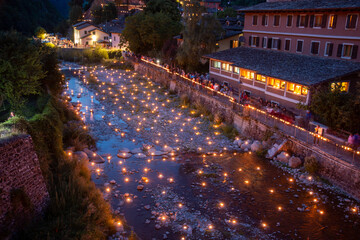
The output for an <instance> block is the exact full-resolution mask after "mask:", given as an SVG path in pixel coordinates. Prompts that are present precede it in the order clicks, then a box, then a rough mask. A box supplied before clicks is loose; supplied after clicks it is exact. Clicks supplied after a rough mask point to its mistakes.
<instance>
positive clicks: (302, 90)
mask: <svg viewBox="0 0 360 240" xmlns="http://www.w3.org/2000/svg"><path fill="white" fill-rule="evenodd" d="M287 86H288V87H287V91H288V92H292V93H295V94H298V95H307V94H308V88H307V87H305V86H301V85H298V84H295V83H288V84H287Z"/></svg>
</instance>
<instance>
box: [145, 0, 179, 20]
mask: <svg viewBox="0 0 360 240" xmlns="http://www.w3.org/2000/svg"><path fill="white" fill-rule="evenodd" d="M144 12H145V14H149V13H153V14H155V13H158V12H161V13H164V14H166V15H168V16H169V17H171V19H172V20H173V21H175V22H179V21H180V20H181V15H180V11H179V9H178V7H177V3H176V2H175V1H172V0H150V1H149V2H148V3H147V4H146V8H145V9H144Z"/></svg>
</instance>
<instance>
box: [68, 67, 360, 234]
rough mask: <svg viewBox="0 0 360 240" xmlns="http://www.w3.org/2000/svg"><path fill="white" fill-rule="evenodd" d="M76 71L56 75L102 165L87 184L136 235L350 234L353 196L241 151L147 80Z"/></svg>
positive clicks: (355, 223) (95, 165) (355, 215)
mask: <svg viewBox="0 0 360 240" xmlns="http://www.w3.org/2000/svg"><path fill="white" fill-rule="evenodd" d="M78 67H79V66H76V65H67V64H63V70H62V71H63V73H64V74H65V76H66V78H67V79H69V81H68V89H67V90H66V92H67V93H68V94H70V95H71V97H72V102H74V103H76V102H79V103H81V110H80V114H81V116H82V117H83V120H84V122H85V123H86V124H87V126H88V127H89V129H90V132H91V134H92V135H93V136H94V138H95V139H96V142H97V154H99V155H100V156H102V158H103V159H104V162H103V161H102V160H101V158H96V159H93V161H91V162H90V163H89V168H90V169H91V171H92V179H93V181H94V182H95V184H96V185H97V186H98V188H99V189H100V190H102V191H103V192H104V197H105V198H106V199H107V200H108V201H109V202H110V203H111V206H112V208H113V210H114V213H115V214H116V215H123V216H124V217H125V219H126V221H127V223H128V224H129V225H130V226H132V227H133V228H134V231H135V233H136V234H137V235H138V236H139V237H140V238H141V239H249V238H253V239H307V238H308V237H310V239H357V238H358V236H359V234H360V228H359V224H360V213H359V203H358V202H356V201H355V200H353V199H351V198H349V197H347V196H346V195H344V194H342V193H341V192H340V191H338V190H336V189H335V188H333V187H330V186H328V185H327V184H326V183H325V182H321V181H317V180H315V177H313V176H309V175H307V174H306V173H304V172H301V171H300V170H289V169H286V171H284V170H282V169H281V168H283V166H276V164H275V163H272V162H270V161H269V160H267V159H263V158H260V157H258V156H256V154H255V153H252V152H249V151H247V152H243V151H241V149H240V148H238V147H237V146H236V145H235V144H233V141H232V140H229V139H228V138H227V137H226V136H224V135H223V134H222V132H221V131H220V130H219V126H218V125H215V124H214V123H213V122H211V121H210V120H209V118H208V117H207V116H204V115H198V114H196V112H195V111H194V110H193V109H191V108H189V106H187V105H186V104H184V103H183V102H182V101H181V99H180V98H179V97H178V96H176V95H173V94H172V93H171V92H169V91H168V90H167V89H164V88H162V87H161V86H159V85H157V84H155V83H154V82H152V81H151V79H147V78H146V77H144V76H139V75H138V74H137V73H136V72H132V71H122V70H109V69H104V68H102V67H100V66H97V67H94V68H89V69H85V68H82V69H78ZM71 68H72V69H71ZM74 68H75V70H74ZM244 139H247V138H246V136H244ZM249 140H251V139H249ZM102 162H103V163H102ZM290 171H292V174H290V173H289V172H290ZM119 234H120V233H119Z"/></svg>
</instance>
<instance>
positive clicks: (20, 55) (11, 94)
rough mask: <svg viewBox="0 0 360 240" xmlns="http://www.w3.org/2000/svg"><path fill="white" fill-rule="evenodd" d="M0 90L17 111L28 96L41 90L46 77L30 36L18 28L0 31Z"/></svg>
mask: <svg viewBox="0 0 360 240" xmlns="http://www.w3.org/2000/svg"><path fill="white" fill-rule="evenodd" d="M0 45H1V48H0V92H1V93H2V94H3V95H4V97H5V99H6V100H7V101H8V102H9V103H10V104H11V109H12V111H14V112H18V111H19V110H20V109H21V107H22V106H23V105H24V103H25V97H26V96H29V95H32V94H39V92H40V90H41V88H40V81H39V80H40V79H42V78H44V77H45V74H44V72H43V70H42V64H41V60H40V54H39V52H38V51H37V49H36V47H35V46H34V45H33V44H31V43H30V41H29V40H28V39H26V38H25V37H24V36H22V35H21V34H19V33H16V32H10V33H0Z"/></svg>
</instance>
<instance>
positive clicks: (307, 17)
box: [305, 15, 309, 27]
mask: <svg viewBox="0 0 360 240" xmlns="http://www.w3.org/2000/svg"><path fill="white" fill-rule="evenodd" d="M308 24H309V15H306V16H305V27H307V26H308Z"/></svg>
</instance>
